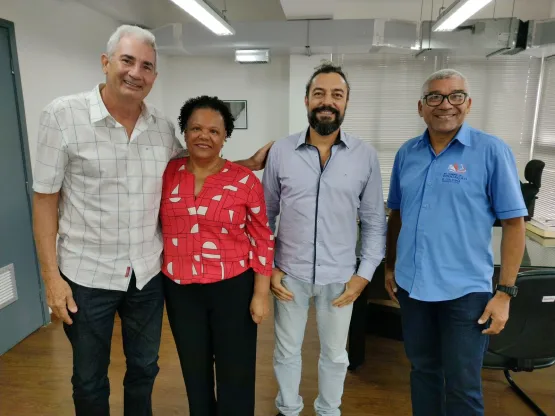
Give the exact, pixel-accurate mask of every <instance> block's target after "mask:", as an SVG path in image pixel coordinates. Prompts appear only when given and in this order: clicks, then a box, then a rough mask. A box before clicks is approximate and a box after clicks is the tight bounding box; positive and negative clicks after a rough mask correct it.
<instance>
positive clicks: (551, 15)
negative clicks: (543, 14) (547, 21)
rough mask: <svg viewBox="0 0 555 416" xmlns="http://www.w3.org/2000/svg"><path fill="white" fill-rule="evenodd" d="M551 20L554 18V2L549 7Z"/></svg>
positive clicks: (554, 0)
mask: <svg viewBox="0 0 555 416" xmlns="http://www.w3.org/2000/svg"><path fill="white" fill-rule="evenodd" d="M549 16H550V17H551V18H554V17H555V0H553V4H552V5H551V13H550V15H549Z"/></svg>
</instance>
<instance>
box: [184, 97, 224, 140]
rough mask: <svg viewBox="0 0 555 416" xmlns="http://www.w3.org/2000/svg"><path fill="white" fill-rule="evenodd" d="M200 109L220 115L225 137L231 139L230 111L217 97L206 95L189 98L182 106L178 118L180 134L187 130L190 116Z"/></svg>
mask: <svg viewBox="0 0 555 416" xmlns="http://www.w3.org/2000/svg"><path fill="white" fill-rule="evenodd" d="M200 108H209V109H211V110H214V111H217V112H218V113H220V114H221V115H222V118H223V119H224V125H225V133H226V137H231V133H233V129H234V128H235V119H234V118H233V115H232V114H231V110H230V109H229V107H228V106H227V105H226V104H225V103H224V102H223V101H222V100H220V99H219V98H218V97H209V96H208V95H201V96H200V97H195V98H190V99H188V100H187V101H186V102H185V104H183V107H181V110H180V111H179V117H178V121H179V129H180V130H181V133H183V132H184V131H185V129H186V128H187V123H188V122H189V118H190V117H191V114H193V112H194V111H195V110H198V109H200Z"/></svg>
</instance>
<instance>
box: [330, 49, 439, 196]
mask: <svg viewBox="0 0 555 416" xmlns="http://www.w3.org/2000/svg"><path fill="white" fill-rule="evenodd" d="M333 60H334V61H335V62H336V63H338V64H340V65H341V66H342V67H343V69H344V71H345V73H346V75H347V78H348V80H349V84H350V85H351V95H350V98H349V105H348V108H347V113H346V116H345V121H344V122H343V126H342V128H343V129H344V130H345V131H347V132H349V133H351V134H353V135H355V136H357V137H359V138H360V139H362V140H366V141H368V142H370V144H372V145H373V146H374V147H375V148H376V150H377V152H378V158H379V161H380V167H381V173H382V181H383V191H384V200H386V199H387V194H388V190H389V180H390V176H391V169H392V167H393V161H394V159H395V154H396V153H397V150H399V147H401V145H402V144H403V143H405V142H406V141H407V140H409V139H411V138H413V137H415V136H418V135H420V134H422V132H424V130H425V128H426V125H425V124H424V122H423V121H422V119H421V118H420V116H419V115H418V100H419V98H420V91H421V86H422V83H423V82H424V80H425V79H426V78H427V77H428V75H430V74H431V73H432V72H433V71H434V62H435V60H434V59H430V58H421V59H415V58H414V57H413V56H406V55H392V54H389V55H359V54H346V55H337V56H334V58H333Z"/></svg>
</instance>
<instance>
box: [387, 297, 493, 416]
mask: <svg viewBox="0 0 555 416" xmlns="http://www.w3.org/2000/svg"><path fill="white" fill-rule="evenodd" d="M491 296H492V295H491V293H487V292H483V293H470V294H468V295H466V296H463V297H461V298H458V299H454V300H449V301H442V302H423V301H419V300H415V299H412V298H409V296H408V293H407V292H406V291H405V290H403V289H402V288H400V287H399V289H398V293H397V298H398V299H399V304H400V305H401V316H402V323H403V338H404V344H405V351H406V354H407V357H408V359H409V360H410V362H411V365H412V370H411V377H410V383H411V396H412V411H413V415H414V416H483V415H484V401H483V397H482V378H481V370H482V363H483V358H484V353H485V352H486V350H487V345H488V336H487V335H483V334H482V330H484V328H486V325H487V324H484V325H480V324H478V319H479V318H480V316H481V315H482V313H483V312H484V309H485V308H486V305H487V303H488V301H489V300H490V299H491Z"/></svg>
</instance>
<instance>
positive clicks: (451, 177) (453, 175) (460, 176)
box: [442, 163, 468, 183]
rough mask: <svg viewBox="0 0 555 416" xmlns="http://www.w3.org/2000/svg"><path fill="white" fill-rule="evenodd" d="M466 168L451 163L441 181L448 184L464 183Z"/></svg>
mask: <svg viewBox="0 0 555 416" xmlns="http://www.w3.org/2000/svg"><path fill="white" fill-rule="evenodd" d="M466 180H468V178H467V177H466V168H465V167H464V165H463V164H462V163H461V164H458V163H453V164H451V165H449V167H448V168H447V172H445V173H444V174H443V178H442V181H443V182H450V183H461V181H466Z"/></svg>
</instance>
